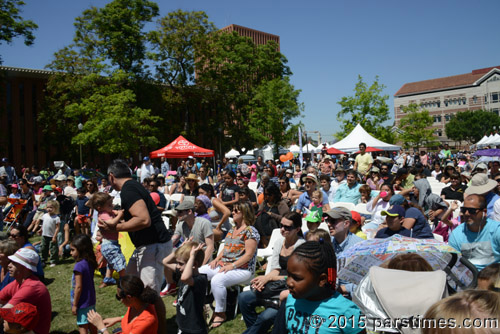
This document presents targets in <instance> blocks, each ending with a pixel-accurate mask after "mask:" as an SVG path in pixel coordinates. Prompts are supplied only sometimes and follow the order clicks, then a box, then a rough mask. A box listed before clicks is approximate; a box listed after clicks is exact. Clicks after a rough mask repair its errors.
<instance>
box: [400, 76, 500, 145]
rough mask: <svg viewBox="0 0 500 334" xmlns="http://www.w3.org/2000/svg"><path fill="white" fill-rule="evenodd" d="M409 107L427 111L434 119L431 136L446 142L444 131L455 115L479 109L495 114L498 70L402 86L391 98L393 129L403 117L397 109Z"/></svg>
mask: <svg viewBox="0 0 500 334" xmlns="http://www.w3.org/2000/svg"><path fill="white" fill-rule="evenodd" d="M412 103H415V104H418V105H420V106H421V107H422V109H426V110H429V114H430V115H431V116H432V117H433V118H434V123H433V125H432V127H433V129H434V134H435V136H436V137H437V139H438V140H440V141H442V142H447V141H448V138H447V137H446V133H445V131H444V128H445V125H446V123H447V122H448V121H449V120H450V116H451V115H454V114H456V113H457V112H459V111H466V110H479V109H483V110H489V111H491V112H494V113H496V114H497V115H498V114H499V111H500V66H494V67H488V68H482V69H477V70H473V71H472V72H470V73H466V74H459V75H454V76H450V77H444V78H437V79H430V80H424V81H417V82H410V83H406V84H404V85H403V86H402V87H401V88H400V89H399V90H398V91H397V92H396V94H394V118H395V121H396V126H398V125H399V120H400V119H401V118H402V117H404V116H405V114H404V113H403V112H402V111H401V107H402V106H407V105H409V104H412Z"/></svg>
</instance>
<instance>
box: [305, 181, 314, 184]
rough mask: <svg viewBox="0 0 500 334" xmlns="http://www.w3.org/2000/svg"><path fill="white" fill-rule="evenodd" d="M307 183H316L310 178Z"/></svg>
mask: <svg viewBox="0 0 500 334" xmlns="http://www.w3.org/2000/svg"><path fill="white" fill-rule="evenodd" d="M306 183H308V184H309V183H311V184H313V183H314V181H310V180H308V181H306Z"/></svg>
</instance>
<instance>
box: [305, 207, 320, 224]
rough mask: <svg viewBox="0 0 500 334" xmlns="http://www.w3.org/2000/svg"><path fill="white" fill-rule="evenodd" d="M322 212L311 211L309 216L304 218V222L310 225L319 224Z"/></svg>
mask: <svg viewBox="0 0 500 334" xmlns="http://www.w3.org/2000/svg"><path fill="white" fill-rule="evenodd" d="M322 212H323V210H321V209H320V210H312V211H311V212H309V214H308V215H307V216H306V218H304V219H305V220H306V221H308V222H310V223H321V216H322Z"/></svg>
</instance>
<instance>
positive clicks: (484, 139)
mask: <svg viewBox="0 0 500 334" xmlns="http://www.w3.org/2000/svg"><path fill="white" fill-rule="evenodd" d="M488 138H489V137H488V136H486V135H485V136H484V137H483V138H481V140H480V141H478V142H477V143H476V146H479V145H483V144H484V142H485V141H487V140H488Z"/></svg>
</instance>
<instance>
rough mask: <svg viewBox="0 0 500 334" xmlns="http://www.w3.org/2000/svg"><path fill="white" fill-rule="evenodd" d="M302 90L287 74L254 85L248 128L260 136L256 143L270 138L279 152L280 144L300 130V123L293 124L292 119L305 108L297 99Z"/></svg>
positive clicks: (267, 140) (253, 135) (260, 143)
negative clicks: (296, 87)
mask: <svg viewBox="0 0 500 334" xmlns="http://www.w3.org/2000/svg"><path fill="white" fill-rule="evenodd" d="M299 94H300V90H296V89H295V88H294V86H293V85H292V84H290V78H289V77H288V76H286V77H284V78H283V79H281V78H280V79H272V80H269V81H264V82H262V83H261V84H260V85H259V86H258V87H257V88H256V89H255V96H254V97H253V99H252V101H251V108H252V113H251V114H250V129H249V130H250V134H251V136H252V137H253V138H256V139H257V141H256V143H255V145H265V144H267V143H268V142H269V139H271V141H272V142H273V143H274V144H275V146H276V151H277V152H278V150H279V147H280V146H284V145H285V144H286V143H287V142H288V141H289V140H290V139H291V138H292V137H293V136H294V135H296V134H297V130H298V126H300V124H293V123H292V120H293V119H294V118H297V117H299V116H300V115H301V111H302V110H303V109H304V105H303V104H302V103H299V102H298V97H299ZM269 136H270V138H269Z"/></svg>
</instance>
